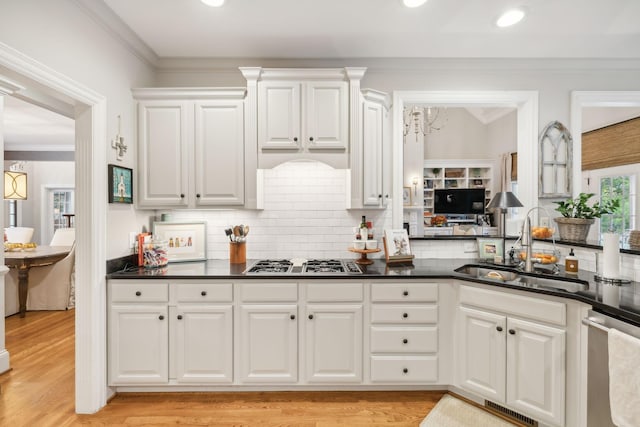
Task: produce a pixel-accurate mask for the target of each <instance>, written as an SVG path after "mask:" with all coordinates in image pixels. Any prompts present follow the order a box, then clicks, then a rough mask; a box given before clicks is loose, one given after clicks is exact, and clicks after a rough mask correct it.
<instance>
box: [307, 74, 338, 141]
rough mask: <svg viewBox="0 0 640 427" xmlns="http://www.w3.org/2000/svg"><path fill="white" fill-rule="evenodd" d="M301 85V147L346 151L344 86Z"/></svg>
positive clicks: (326, 84) (324, 84)
mask: <svg viewBox="0 0 640 427" xmlns="http://www.w3.org/2000/svg"><path fill="white" fill-rule="evenodd" d="M305 85H306V103H305V114H304V117H305V121H304V123H305V130H304V135H305V139H306V141H305V142H304V144H305V146H306V147H307V148H308V149H309V150H346V149H347V146H348V140H349V135H348V131H349V126H348V120H349V111H348V108H349V101H348V86H347V82H342V81H337V82H308V83H306V84H305Z"/></svg>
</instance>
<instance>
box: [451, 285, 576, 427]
mask: <svg viewBox="0 0 640 427" xmlns="http://www.w3.org/2000/svg"><path fill="white" fill-rule="evenodd" d="M565 311H566V307H565V305H564V304H562V303H558V302H553V301H545V300H541V299H535V298H529V297H524V296H519V295H513V294H508V293H504V292H495V291H490V290H485V289H479V288H472V287H467V286H461V287H460V307H459V308H458V325H459V328H460V329H459V333H458V370H457V372H458V375H459V385H460V387H462V388H464V389H467V390H469V391H472V392H475V393H478V394H480V395H481V396H483V397H486V398H487V399H489V400H492V401H495V402H497V403H500V404H504V405H506V406H508V407H509V408H512V409H513V410H515V411H518V412H520V413H523V414H525V415H527V416H530V417H532V418H534V419H537V420H541V421H545V422H547V423H550V424H552V425H558V426H562V425H564V422H565V415H564V414H565V340H566V338H565V335H566V334H565V330H564V328H563V326H565V324H566V314H565ZM523 317H524V318H523ZM543 322H544V323H551V324H555V325H557V326H559V327H556V326H549V325H546V324H543Z"/></svg>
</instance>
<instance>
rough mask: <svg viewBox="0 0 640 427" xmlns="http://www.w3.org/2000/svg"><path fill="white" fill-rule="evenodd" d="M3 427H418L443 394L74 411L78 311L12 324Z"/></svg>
mask: <svg viewBox="0 0 640 427" xmlns="http://www.w3.org/2000/svg"><path fill="white" fill-rule="evenodd" d="M6 346H7V349H8V350H9V353H10V355H11V365H12V367H13V369H12V370H11V371H9V372H7V373H5V374H2V375H0V387H1V388H2V394H1V395H0V426H12V427H18V426H29V427H32V426H38V427H39V426H55V427H58V426H75V425H96V426H114V425H115V426H117V425H136V426H165V425H183V426H186V425H189V426H254V425H257V426H296V427H298V426H299V427H307V426H309V427H312V426H317V427H324V426H417V425H418V424H419V423H420V421H421V420H422V419H423V418H424V417H425V416H426V414H427V413H428V412H429V410H430V409H431V408H432V407H433V406H434V405H435V404H436V403H437V402H438V400H439V399H440V397H441V396H442V395H443V394H444V393H442V392H283V393H280V392H278V393H274V392H269V393H136V394H130V393H127V394H125V393H122V394H119V395H117V396H116V397H115V398H113V399H112V400H111V401H110V402H109V404H108V405H107V406H106V407H105V408H103V409H102V410H101V411H100V412H98V413H97V414H93V415H76V414H75V412H74V310H69V311H66V312H65V311H50V312H28V313H27V316H26V317H25V318H20V317H18V316H11V317H8V318H7V319H6Z"/></svg>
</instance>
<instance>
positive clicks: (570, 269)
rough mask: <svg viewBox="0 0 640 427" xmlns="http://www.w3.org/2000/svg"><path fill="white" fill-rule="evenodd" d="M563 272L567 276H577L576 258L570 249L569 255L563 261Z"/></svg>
mask: <svg viewBox="0 0 640 427" xmlns="http://www.w3.org/2000/svg"><path fill="white" fill-rule="evenodd" d="M564 271H565V272H567V273H569V274H578V258H577V257H576V256H575V254H574V253H573V248H571V250H570V251H569V255H567V257H566V258H565V259H564Z"/></svg>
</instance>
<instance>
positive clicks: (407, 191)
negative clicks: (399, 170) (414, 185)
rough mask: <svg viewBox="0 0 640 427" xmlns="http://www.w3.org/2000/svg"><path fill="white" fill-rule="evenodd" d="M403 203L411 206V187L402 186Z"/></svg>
mask: <svg viewBox="0 0 640 427" xmlns="http://www.w3.org/2000/svg"><path fill="white" fill-rule="evenodd" d="M402 204H403V205H405V206H411V187H402Z"/></svg>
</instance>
